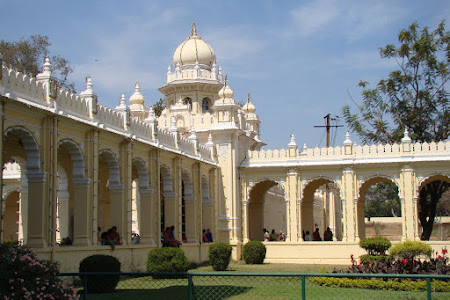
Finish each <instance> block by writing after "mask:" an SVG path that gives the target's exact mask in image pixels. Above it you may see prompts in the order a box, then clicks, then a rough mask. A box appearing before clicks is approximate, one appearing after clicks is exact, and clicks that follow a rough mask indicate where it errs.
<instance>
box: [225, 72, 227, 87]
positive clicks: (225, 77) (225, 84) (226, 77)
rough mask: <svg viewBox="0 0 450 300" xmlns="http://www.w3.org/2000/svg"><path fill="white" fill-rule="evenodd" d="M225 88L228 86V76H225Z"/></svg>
mask: <svg viewBox="0 0 450 300" xmlns="http://www.w3.org/2000/svg"><path fill="white" fill-rule="evenodd" d="M225 86H228V75H227V74H225Z"/></svg>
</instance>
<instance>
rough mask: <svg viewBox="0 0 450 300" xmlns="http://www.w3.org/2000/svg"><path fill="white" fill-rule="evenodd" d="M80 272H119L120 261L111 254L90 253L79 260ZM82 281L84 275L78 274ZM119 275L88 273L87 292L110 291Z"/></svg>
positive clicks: (114, 287)
mask: <svg viewBox="0 0 450 300" xmlns="http://www.w3.org/2000/svg"><path fill="white" fill-rule="evenodd" d="M79 270H80V272H120V262H119V260H118V259H117V258H115V257H114V256H111V255H101V254H96V255H91V256H88V257H86V258H85V259H83V260H82V261H81V262H80V268H79ZM80 278H81V280H82V281H83V283H84V280H85V277H84V276H80ZM119 280H120V275H88V276H87V292H88V293H89V294H92V293H111V292H114V290H115V289H116V286H117V283H119Z"/></svg>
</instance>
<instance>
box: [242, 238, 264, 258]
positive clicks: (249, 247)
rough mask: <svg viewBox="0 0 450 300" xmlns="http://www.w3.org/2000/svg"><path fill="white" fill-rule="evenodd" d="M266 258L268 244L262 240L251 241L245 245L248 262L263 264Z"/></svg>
mask: <svg viewBox="0 0 450 300" xmlns="http://www.w3.org/2000/svg"><path fill="white" fill-rule="evenodd" d="M264 258H266V246H264V244H263V243H261V242H260V241H251V242H248V243H247V244H245V246H244V261H245V263H246V264H262V263H264Z"/></svg>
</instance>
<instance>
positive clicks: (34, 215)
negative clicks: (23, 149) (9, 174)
mask: <svg viewBox="0 0 450 300" xmlns="http://www.w3.org/2000/svg"><path fill="white" fill-rule="evenodd" d="M27 178H28V191H29V195H30V197H29V200H30V201H28V233H27V235H28V237H27V246H29V247H36V248H41V247H45V246H47V238H48V228H47V226H48V221H47V216H48V201H44V199H48V198H47V197H48V192H47V189H45V188H44V186H45V179H46V174H45V173H44V172H28V173H27Z"/></svg>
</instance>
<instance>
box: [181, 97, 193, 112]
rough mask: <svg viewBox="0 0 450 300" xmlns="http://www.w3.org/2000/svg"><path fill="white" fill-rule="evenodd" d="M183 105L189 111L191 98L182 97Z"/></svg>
mask: <svg viewBox="0 0 450 300" xmlns="http://www.w3.org/2000/svg"><path fill="white" fill-rule="evenodd" d="M183 104H184V105H187V106H188V108H189V109H191V107H192V99H191V97H184V98H183Z"/></svg>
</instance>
